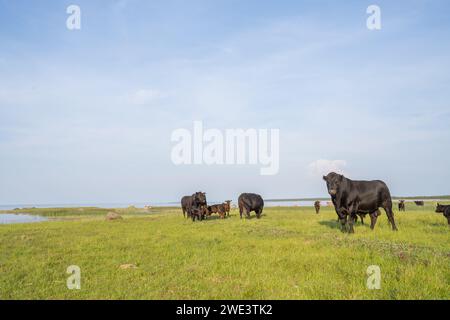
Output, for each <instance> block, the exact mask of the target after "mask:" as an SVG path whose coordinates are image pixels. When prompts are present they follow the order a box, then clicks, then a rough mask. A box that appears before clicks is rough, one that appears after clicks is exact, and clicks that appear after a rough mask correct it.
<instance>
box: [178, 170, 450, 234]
mask: <svg viewBox="0 0 450 320" xmlns="http://www.w3.org/2000/svg"><path fill="white" fill-rule="evenodd" d="M323 180H324V181H325V182H326V186H327V189H328V193H329V195H330V197H331V201H332V203H333V205H334V209H335V211H336V214H337V216H338V222H340V225H341V230H342V231H343V232H348V233H353V232H354V229H353V224H354V223H355V222H356V221H357V217H358V216H359V217H360V219H361V222H362V224H364V220H363V218H364V217H365V216H366V215H369V217H370V221H371V223H370V228H371V229H374V228H375V224H376V222H377V218H378V217H379V216H380V215H381V212H380V208H383V210H384V211H385V212H386V215H387V218H388V221H389V223H390V225H391V228H392V230H394V231H396V230H397V226H396V224H395V220H394V212H393V210H392V198H391V193H390V191H389V188H388V187H387V185H386V184H385V183H384V182H383V181H381V180H373V181H357V180H351V179H348V178H346V177H344V176H343V175H341V174H337V173H334V172H331V173H329V174H328V175H326V176H323ZM414 202H415V204H416V205H417V206H423V205H424V202H423V201H414ZM181 208H182V211H183V216H184V217H187V218H191V219H192V221H195V220H203V219H207V218H208V217H210V216H211V215H212V214H218V215H219V217H220V218H221V219H225V218H226V217H229V216H230V209H231V200H227V201H225V202H223V203H221V204H214V205H210V206H208V204H207V201H206V194H205V193H204V192H196V193H194V194H193V195H191V196H184V197H183V198H182V199H181ZM238 208H239V214H240V217H241V219H242V216H243V215H245V217H247V218H250V213H251V212H255V213H256V217H257V218H258V219H259V218H261V215H262V211H263V208H264V200H263V199H262V197H261V196H260V195H258V194H254V193H242V194H241V195H240V196H239V198H238ZM314 208H315V210H316V213H317V214H318V213H319V212H320V201H315V203H314ZM398 210H399V211H405V201H404V200H399V203H398ZM436 212H438V213H443V215H444V217H446V218H447V221H448V224H449V225H450V205H441V204H437V207H436Z"/></svg>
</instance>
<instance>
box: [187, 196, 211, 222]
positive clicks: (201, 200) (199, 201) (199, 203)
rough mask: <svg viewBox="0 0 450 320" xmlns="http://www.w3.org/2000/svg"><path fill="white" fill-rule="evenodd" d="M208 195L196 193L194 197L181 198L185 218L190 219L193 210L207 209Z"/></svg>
mask: <svg viewBox="0 0 450 320" xmlns="http://www.w3.org/2000/svg"><path fill="white" fill-rule="evenodd" d="M206 206H207V203H206V194H205V193H204V192H196V193H194V194H193V195H192V196H184V197H183V198H181V210H182V211H183V216H184V217H186V215H187V217H188V218H189V217H190V216H191V209H192V208H206ZM203 211H205V210H203Z"/></svg>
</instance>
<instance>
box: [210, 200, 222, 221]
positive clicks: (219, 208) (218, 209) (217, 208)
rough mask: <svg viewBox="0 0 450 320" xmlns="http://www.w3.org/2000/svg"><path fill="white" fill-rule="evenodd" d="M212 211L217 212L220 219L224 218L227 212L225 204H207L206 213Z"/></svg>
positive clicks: (211, 212)
mask: <svg viewBox="0 0 450 320" xmlns="http://www.w3.org/2000/svg"><path fill="white" fill-rule="evenodd" d="M213 213H218V214H219V216H220V218H221V219H224V218H225V216H226V214H227V212H226V209H225V205H224V204H223V203H222V204H213V205H212V206H208V215H209V216H210V215H212V214H213Z"/></svg>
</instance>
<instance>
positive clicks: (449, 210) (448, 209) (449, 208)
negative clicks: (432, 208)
mask: <svg viewBox="0 0 450 320" xmlns="http://www.w3.org/2000/svg"><path fill="white" fill-rule="evenodd" d="M436 212H438V213H443V214H444V217H446V218H447V222H448V225H449V226H450V205H442V204H439V203H438V204H437V206H436Z"/></svg>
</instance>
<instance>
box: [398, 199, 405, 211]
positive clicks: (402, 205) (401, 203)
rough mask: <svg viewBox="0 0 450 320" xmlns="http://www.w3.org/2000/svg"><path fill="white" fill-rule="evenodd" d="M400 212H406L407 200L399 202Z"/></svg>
mask: <svg viewBox="0 0 450 320" xmlns="http://www.w3.org/2000/svg"><path fill="white" fill-rule="evenodd" d="M398 211H405V200H399V201H398Z"/></svg>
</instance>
